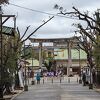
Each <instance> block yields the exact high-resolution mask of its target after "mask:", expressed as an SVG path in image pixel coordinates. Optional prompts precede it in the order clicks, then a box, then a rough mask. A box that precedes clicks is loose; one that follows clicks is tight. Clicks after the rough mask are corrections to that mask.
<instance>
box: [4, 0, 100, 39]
mask: <svg viewBox="0 0 100 100" xmlns="http://www.w3.org/2000/svg"><path fill="white" fill-rule="evenodd" d="M9 1H10V3H13V4H16V5H19V6H23V7H27V8H30V9H33V10H39V11H44V12H47V13H52V14H57V13H58V12H59V11H58V10H55V9H53V7H54V5H55V4H58V5H60V6H63V7H64V8H65V9H66V10H67V11H72V6H75V7H77V8H78V9H79V10H82V11H86V10H88V11H90V12H92V13H93V12H94V11H95V10H97V8H99V6H100V0H9ZM3 12H4V14H15V15H16V16H17V26H18V27H19V29H20V32H21V34H23V33H24V31H25V29H26V27H27V26H28V25H31V27H30V30H29V31H28V32H27V35H28V34H29V33H31V32H32V31H33V30H34V29H36V28H37V27H38V26H39V25H40V24H41V23H43V20H47V19H48V18H49V16H50V15H46V14H42V13H38V12H34V11H29V10H25V9H22V8H18V7H15V6H12V5H6V6H3ZM75 22H78V21H77V20H75V19H68V18H63V17H55V18H54V19H52V20H51V21H50V22H49V23H47V24H46V25H45V26H43V27H42V28H41V29H40V30H38V31H37V32H36V33H35V34H34V35H35V37H36V38H60V37H61V38H65V37H66V38H68V37H71V36H73V34H74V30H75V28H74V27H73V26H72V23H75ZM7 24H8V25H11V23H10V21H8V23H7ZM32 37H34V36H32Z"/></svg>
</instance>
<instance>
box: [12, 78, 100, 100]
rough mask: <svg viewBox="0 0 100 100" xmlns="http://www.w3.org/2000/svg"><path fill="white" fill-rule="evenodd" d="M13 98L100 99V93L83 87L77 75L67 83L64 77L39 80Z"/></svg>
mask: <svg viewBox="0 0 100 100" xmlns="http://www.w3.org/2000/svg"><path fill="white" fill-rule="evenodd" d="M14 100H100V94H99V93H97V92H95V91H94V90H89V88H88V87H83V86H82V85H80V84H79V83H77V77H72V78H71V79H70V83H68V77H65V78H64V79H63V80H62V83H60V79H59V78H58V79H57V78H54V80H53V83H52V78H49V79H45V82H44V84H43V80H41V84H38V85H30V86H29V91H27V92H23V93H22V94H20V95H19V96H17V97H16V98H15V99H14Z"/></svg>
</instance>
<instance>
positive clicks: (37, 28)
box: [22, 16, 54, 43]
mask: <svg viewBox="0 0 100 100" xmlns="http://www.w3.org/2000/svg"><path fill="white" fill-rule="evenodd" d="M53 18H54V16H52V17H51V18H50V19H48V20H47V21H46V22H44V23H43V24H41V25H40V26H39V27H38V28H36V29H35V30H34V31H33V32H32V33H31V34H30V35H29V36H28V37H27V38H26V39H24V40H23V41H22V43H23V42H25V41H26V40H28V39H29V38H30V37H31V36H32V35H33V34H34V33H35V32H36V31H37V30H38V29H40V28H41V27H42V26H44V25H45V24H46V23H48V22H49V21H50V20H51V19H53Z"/></svg>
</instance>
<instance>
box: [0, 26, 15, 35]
mask: <svg viewBox="0 0 100 100" xmlns="http://www.w3.org/2000/svg"><path fill="white" fill-rule="evenodd" d="M0 30H1V29H0ZM2 33H3V34H5V35H11V36H14V28H12V27H7V26H3V27H2Z"/></svg>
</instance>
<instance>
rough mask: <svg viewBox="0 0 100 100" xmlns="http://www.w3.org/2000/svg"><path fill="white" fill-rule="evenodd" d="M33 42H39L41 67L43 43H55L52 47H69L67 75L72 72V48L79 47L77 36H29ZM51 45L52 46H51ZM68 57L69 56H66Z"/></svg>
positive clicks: (40, 63)
mask: <svg viewBox="0 0 100 100" xmlns="http://www.w3.org/2000/svg"><path fill="white" fill-rule="evenodd" d="M29 40H30V41H31V42H32V43H39V46H38V48H39V67H40V68H41V67H42V55H41V52H42V43H48V42H50V43H53V46H52V48H67V49H68V67H67V75H69V74H70V67H71V66H72V59H71V48H73V49H78V48H79V47H78V44H79V41H78V39H77V37H75V36H74V37H70V38H51V39H50V38H49V39H48V38H29ZM50 47H51V46H50ZM66 58H67V57H66Z"/></svg>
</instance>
